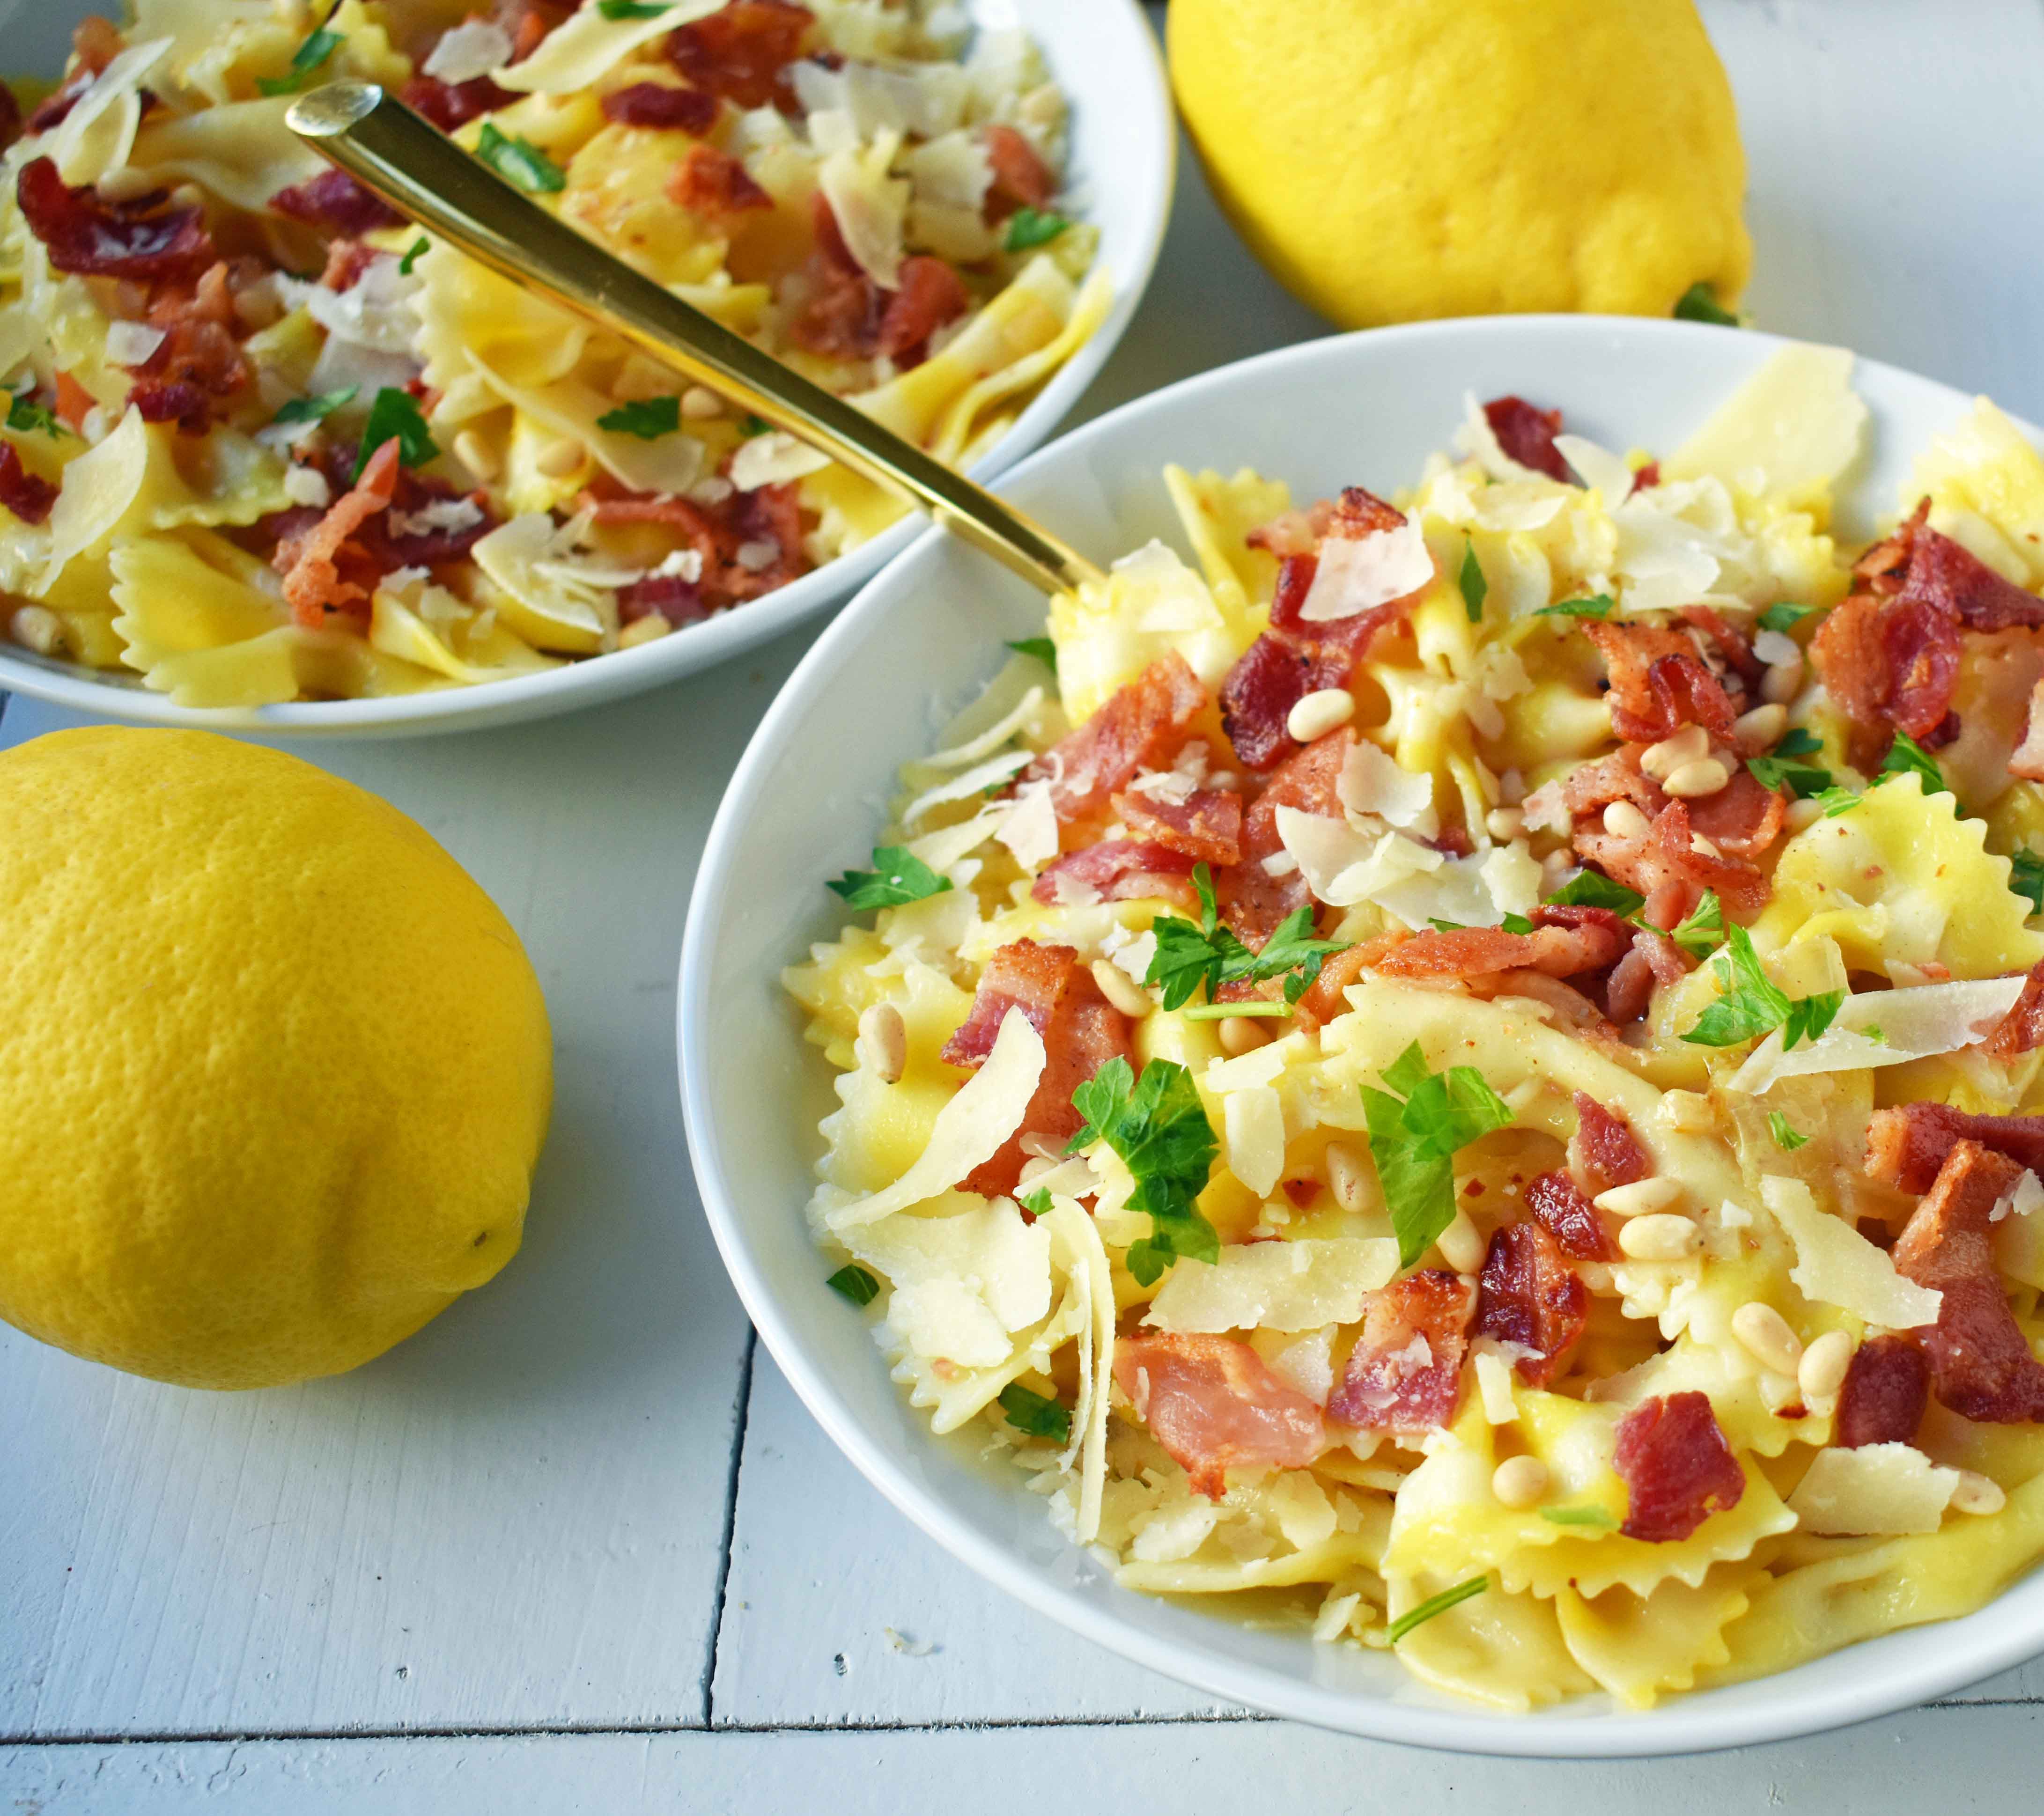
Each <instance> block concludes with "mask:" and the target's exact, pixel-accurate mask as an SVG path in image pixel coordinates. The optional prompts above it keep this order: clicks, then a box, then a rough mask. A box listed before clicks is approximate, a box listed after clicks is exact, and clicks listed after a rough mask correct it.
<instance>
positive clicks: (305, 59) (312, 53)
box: [255, 25, 342, 94]
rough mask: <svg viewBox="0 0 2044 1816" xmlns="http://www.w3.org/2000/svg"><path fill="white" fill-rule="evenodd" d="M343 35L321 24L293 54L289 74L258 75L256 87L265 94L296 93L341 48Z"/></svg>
mask: <svg viewBox="0 0 2044 1816" xmlns="http://www.w3.org/2000/svg"><path fill="white" fill-rule="evenodd" d="M341 36H342V34H341V33H339V32H329V31H328V29H326V28H325V26H324V25H322V26H321V27H320V29H318V30H317V31H316V32H314V33H312V34H311V35H310V36H309V37H307V38H306V40H305V42H304V43H303V44H301V45H299V46H298V50H297V51H296V52H294V55H293V56H292V58H291V62H290V73H289V74H288V75H280V76H258V77H257V78H256V79H255V86H256V87H257V88H259V90H261V91H262V92H263V94H297V93H298V90H300V89H302V88H303V87H304V86H305V83H306V80H307V79H308V78H309V76H310V75H312V73H313V71H314V70H316V69H317V68H318V67H319V66H320V65H321V63H325V61H326V60H327V59H328V57H330V56H332V55H333V53H334V52H336V51H337V50H339V49H340V44H341Z"/></svg>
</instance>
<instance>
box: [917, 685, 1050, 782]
mask: <svg viewBox="0 0 2044 1816" xmlns="http://www.w3.org/2000/svg"><path fill="white" fill-rule="evenodd" d="M1041 712H1043V689H1041V688H1040V687H1032V688H1031V689H1029V691H1028V693H1025V694H1024V695H1023V696H1022V697H1021V698H1020V700H1018V701H1016V703H1015V704H1014V705H1012V707H1010V708H1009V709H1008V711H1007V712H1004V713H1003V714H1002V715H1001V716H1000V717H999V718H998V719H997V720H994V722H993V724H991V725H989V726H988V727H987V728H986V729H985V731H982V732H981V733H980V734H979V735H978V737H976V738H968V739H966V741H965V742H964V743H962V744H954V745H952V746H951V747H950V748H949V749H948V750H944V751H932V753H931V754H929V755H928V756H927V757H922V758H918V759H917V762H918V763H919V764H920V766H922V767H924V768H927V769H932V770H955V769H959V768H961V767H962V766H964V765H965V764H966V763H976V762H978V761H979V760H980V758H982V757H987V756H991V755H992V754H993V753H994V752H995V751H997V750H999V749H1000V748H1001V746H1002V745H1003V744H1005V743H1007V742H1008V740H1009V739H1011V738H1012V737H1013V736H1014V735H1016V733H1017V732H1018V731H1026V730H1028V728H1031V727H1032V726H1034V725H1035V723H1036V721H1037V718H1038V716H1039V714H1041Z"/></svg>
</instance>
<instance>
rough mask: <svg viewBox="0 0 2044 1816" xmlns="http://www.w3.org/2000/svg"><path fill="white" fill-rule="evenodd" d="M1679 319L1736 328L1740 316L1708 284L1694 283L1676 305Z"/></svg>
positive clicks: (1676, 315) (1676, 313)
mask: <svg viewBox="0 0 2044 1816" xmlns="http://www.w3.org/2000/svg"><path fill="white" fill-rule="evenodd" d="M1675 319H1676V320H1677V321H1708V322H1710V323H1712V324H1714V325H1715V326H1716V327H1719V328H1736V327H1738V326H1739V317H1737V316H1735V315H1734V314H1733V313H1732V312H1731V310H1730V309H1727V308H1726V307H1725V306H1724V305H1723V304H1722V303H1721V302H1719V301H1718V299H1717V298H1715V296H1713V295H1712V294H1711V286H1709V285H1708V284H1704V283H1696V284H1692V285H1690V286H1689V288H1688V289H1687V290H1685V291H1683V293H1682V294H1681V298H1680V300H1679V301H1677V303H1676V305H1675Z"/></svg>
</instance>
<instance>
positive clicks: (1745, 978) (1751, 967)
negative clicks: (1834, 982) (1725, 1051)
mask: <svg viewBox="0 0 2044 1816" xmlns="http://www.w3.org/2000/svg"><path fill="white" fill-rule="evenodd" d="M1725 943H1726V946H1727V950H1726V951H1725V952H1723V953H1721V954H1719V956H1718V958H1716V959H1715V961H1714V962H1713V967H1712V968H1713V969H1715V971H1716V973H1717V978H1718V988H1719V990H1720V992H1723V993H1722V994H1721V995H1720V996H1719V998H1718V1000H1716V1001H1715V1002H1714V1003H1712V1004H1711V1005H1710V1007H1709V1008H1707V1009H1705V1010H1704V1012H1703V1014H1702V1015H1701V1016H1699V1017H1698V1018H1697V1021H1696V1026H1695V1027H1692V1029H1690V1030H1689V1032H1688V1033H1687V1034H1685V1035H1683V1036H1682V1039H1684V1040H1685V1041H1688V1042H1690V1043H1691V1044H1692V1045H1693V1046H1737V1045H1738V1044H1739V1042H1741V1041H1744V1040H1752V1039H1754V1038H1756V1037H1757V1036H1758V1035H1764V1034H1767V1033H1769V1032H1770V1031H1773V1029H1775V1028H1780V1029H1781V1044H1782V1046H1784V1047H1785V1048H1786V1047H1792V1046H1796V1044H1797V1043H1798V1042H1802V1041H1805V1040H1809V1041H1814V1040H1815V1039H1816V1038H1817V1037H1818V1036H1819V1035H1821V1034H1822V1033H1823V1031H1824V1030H1825V1029H1826V1028H1827V1027H1830V1026H1831V1018H1832V1017H1833V1016H1835V1015H1837V1013H1838V1009H1839V1007H1840V1005H1842V1004H1843V1003H1844V1001H1845V1000H1846V993H1845V992H1844V991H1842V990H1826V991H1823V992H1819V994H1817V995H1815V996H1793V997H1792V996H1789V994H1788V992H1786V991H1785V990H1784V989H1781V987H1780V986H1779V985H1777V984H1776V983H1775V982H1774V981H1773V979H1771V978H1770V977H1769V976H1768V975H1767V973H1765V971H1764V970H1762V969H1761V965H1760V957H1759V954H1758V953H1756V952H1755V951H1754V950H1753V936H1752V935H1750V934H1749V933H1748V932H1747V931H1746V929H1745V928H1744V927H1739V926H1737V925H1734V926H1732V927H1728V928H1727V930H1726V933H1725Z"/></svg>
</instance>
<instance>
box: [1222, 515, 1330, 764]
mask: <svg viewBox="0 0 2044 1816" xmlns="http://www.w3.org/2000/svg"><path fill="white" fill-rule="evenodd" d="M1293 561H1303V562H1307V563H1308V564H1309V565H1310V563H1311V562H1312V556H1311V555H1300V556H1295V557H1293ZM1293 561H1287V562H1286V563H1285V568H1286V569H1287V570H1289V569H1290V568H1291V567H1292V565H1293ZM1279 584H1280V587H1281V588H1282V587H1283V585H1285V584H1287V582H1286V579H1285V577H1284V576H1282V575H1281V577H1280V582H1279ZM1310 584H1311V576H1310V575H1308V585H1310ZM1350 666H1351V665H1350V662H1348V661H1347V659H1346V658H1343V657H1342V656H1339V655H1315V654H1313V653H1312V651H1308V650H1304V649H1301V648H1297V647H1294V646H1293V644H1292V643H1289V642H1288V641H1287V640H1286V639H1283V638H1281V637H1276V636H1272V635H1269V634H1268V633H1266V634H1265V635H1262V636H1260V637H1258V639H1256V641H1255V642H1254V643H1251V645H1250V646H1249V647H1248V649H1247V651H1244V652H1243V655H1242V657H1241V658H1240V659H1239V661H1237V662H1236V663H1235V666H1234V667H1233V668H1231V669H1230V670H1228V678H1227V679H1226V680H1225V681H1223V682H1222V683H1221V689H1220V704H1221V728H1222V730H1224V731H1225V732H1226V733H1227V734H1228V743H1230V744H1231V745H1232V746H1233V747H1234V750H1235V761H1236V762H1239V763H1240V764H1241V765H1242V766H1243V768H1244V769H1247V770H1267V769H1269V768H1270V766H1272V765H1273V764H1274V763H1277V762H1281V760H1282V759H1283V758H1285V757H1286V756H1287V755H1288V754H1290V753H1291V752H1293V751H1296V750H1297V749H1298V746H1297V743H1294V742H1293V738H1292V735H1291V733H1290V732H1289V731H1287V730H1286V729H1285V721H1286V720H1288V719H1289V717H1290V716H1291V712H1292V708H1293V707H1295V706H1297V705H1298V704H1299V702H1300V701H1302V700H1304V698H1305V697H1306V696H1307V695H1308V694H1309V693H1320V692H1321V691H1322V690H1323V689H1327V688H1331V687H1341V686H1344V685H1347V681H1348V676H1349V670H1350Z"/></svg>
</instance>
